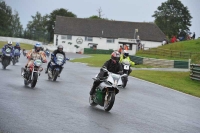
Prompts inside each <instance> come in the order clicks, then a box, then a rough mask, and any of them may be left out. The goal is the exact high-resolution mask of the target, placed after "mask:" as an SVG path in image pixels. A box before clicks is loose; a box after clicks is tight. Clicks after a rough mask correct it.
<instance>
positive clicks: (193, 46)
mask: <svg viewBox="0 0 200 133" xmlns="http://www.w3.org/2000/svg"><path fill="white" fill-rule="evenodd" d="M157 48H158V49H159V48H162V49H166V50H176V51H179V52H181V51H182V52H183V51H185V52H191V53H199V54H197V55H192V57H191V61H192V63H195V64H199V63H200V56H199V55H200V39H196V40H188V41H181V42H176V43H170V44H167V45H164V46H159V47H157ZM157 48H154V49H157ZM158 51H159V50H158ZM136 56H141V57H148V58H156V59H168V60H185V61H188V59H183V58H173V57H167V56H161V55H156V54H147V53H145V52H143V51H138V52H137V53H136Z"/></svg>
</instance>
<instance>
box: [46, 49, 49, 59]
mask: <svg viewBox="0 0 200 133" xmlns="http://www.w3.org/2000/svg"><path fill="white" fill-rule="evenodd" d="M45 54H46V56H47V57H48V58H49V55H50V52H49V50H45Z"/></svg>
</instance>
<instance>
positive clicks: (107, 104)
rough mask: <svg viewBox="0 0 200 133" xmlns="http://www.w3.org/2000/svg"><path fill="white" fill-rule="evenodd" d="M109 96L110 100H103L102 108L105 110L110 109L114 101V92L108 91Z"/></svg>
mask: <svg viewBox="0 0 200 133" xmlns="http://www.w3.org/2000/svg"><path fill="white" fill-rule="evenodd" d="M109 96H110V101H109V102H108V103H106V102H107V101H106V100H105V101H104V110H105V111H107V112H108V111H110V110H111V109H112V107H113V105H114V102H115V93H114V92H110V93H109Z"/></svg>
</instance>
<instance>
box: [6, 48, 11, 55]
mask: <svg viewBox="0 0 200 133" xmlns="http://www.w3.org/2000/svg"><path fill="white" fill-rule="evenodd" d="M5 52H6V56H10V53H11V48H6V50H5Z"/></svg>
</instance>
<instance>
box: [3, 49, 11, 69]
mask: <svg viewBox="0 0 200 133" xmlns="http://www.w3.org/2000/svg"><path fill="white" fill-rule="evenodd" d="M11 60H12V49H11V48H9V47H8V48H6V50H5V51H4V52H3V55H2V61H1V63H2V67H3V69H6V67H7V66H8V65H9V64H10V62H11Z"/></svg>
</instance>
